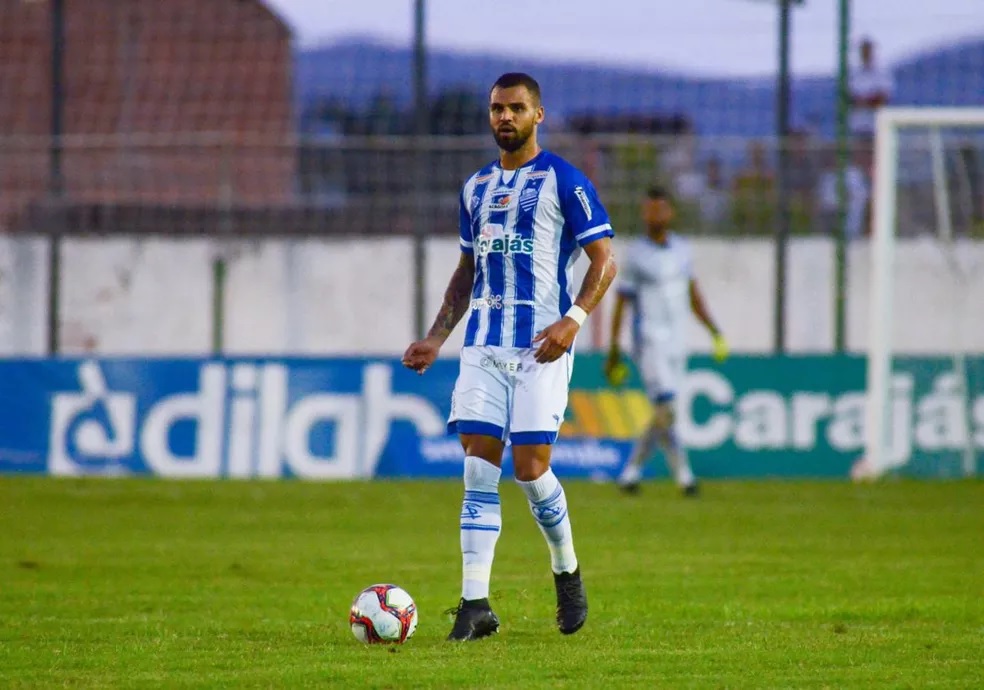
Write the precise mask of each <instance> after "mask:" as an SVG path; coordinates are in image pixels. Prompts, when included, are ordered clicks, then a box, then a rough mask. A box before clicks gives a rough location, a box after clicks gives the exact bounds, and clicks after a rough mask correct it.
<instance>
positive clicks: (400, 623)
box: [349, 585, 417, 644]
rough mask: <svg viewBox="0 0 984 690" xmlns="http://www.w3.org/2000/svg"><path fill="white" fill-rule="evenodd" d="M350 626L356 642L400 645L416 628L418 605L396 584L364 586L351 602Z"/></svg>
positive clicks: (411, 635)
mask: <svg viewBox="0 0 984 690" xmlns="http://www.w3.org/2000/svg"><path fill="white" fill-rule="evenodd" d="M349 625H350V626H351V627H352V634H353V635H355V639H357V640H358V641H359V642H365V643H366V644H378V643H381V642H382V643H388V642H392V643H396V644H403V643H404V642H406V641H407V640H409V639H410V638H411V637H413V633H414V632H415V631H416V630H417V605H416V604H415V603H413V597H411V596H410V595H409V594H408V593H407V591H406V590H405V589H402V588H401V587H397V586H396V585H373V586H372V587H366V588H365V589H364V590H362V591H361V592H359V595H358V596H357V597H356V598H355V601H353V602H352V609H351V610H350V611H349Z"/></svg>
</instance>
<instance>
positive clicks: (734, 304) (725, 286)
mask: <svg viewBox="0 0 984 690" xmlns="http://www.w3.org/2000/svg"><path fill="white" fill-rule="evenodd" d="M616 249H617V250H618V246H617V248H616ZM63 251H64V254H63V262H62V266H63V280H62V283H61V290H60V297H61V302H62V310H63V311H62V319H61V328H62V343H63V352H64V353H65V354H81V353H88V352H95V353H101V354H112V355H127V354H135V355H154V354H160V355H176V354H202V353H205V352H208V351H209V349H210V347H211V343H212V338H213V332H212V327H213V309H212V304H213V294H214V293H213V285H214V280H213V278H214V272H213V260H214V259H215V258H216V257H223V258H224V259H225V261H226V265H227V271H226V286H225V295H224V300H223V307H224V311H225V321H224V329H223V333H222V338H223V341H224V344H225V348H226V351H227V352H229V353H234V354H283V353H297V354H310V355H319V354H356V355H392V354H399V353H401V352H402V351H403V349H404V348H405V347H406V345H407V344H408V343H409V342H410V340H411V338H412V337H413V299H414V297H413V296H414V290H413V272H412V266H411V262H412V256H413V247H412V243H411V241H410V240H408V239H399V238H398V239H388V240H372V241H371V242H369V241H357V240H335V241H329V240H323V241H322V240H302V241H301V240H298V241H267V242H258V243H246V242H242V243H234V244H223V245H219V244H216V243H213V242H211V241H208V240H187V241H170V240H135V239H134V240H121V239H84V240H82V239H73V240H66V241H65V243H64V250H63ZM694 253H695V263H696V270H697V274H698V277H699V279H700V281H701V283H702V285H703V288H704V292H705V293H706V295H707V297H708V301H709V303H710V306H711V309H712V311H713V313H714V314H715V316H716V317H717V319H718V320H719V322H720V323H721V326H722V328H723V329H724V330H725V332H726V333H727V335H728V337H729V339H730V341H731V344H732V347H733V348H734V349H735V350H737V351H745V352H768V351H770V349H771V347H772V341H773V332H772V319H773V316H772V312H773V304H774V289H773V285H774V249H773V247H772V244H771V243H769V242H764V241H745V242H726V241H723V240H697V241H694ZM457 255H458V249H457V244H456V242H455V240H453V239H450V240H448V239H440V240H433V241H431V242H429V243H428V245H427V252H426V257H427V273H426V285H425V287H426V298H427V311H428V319H430V318H432V317H433V315H434V314H435V313H436V312H437V309H438V307H439V305H440V303H441V299H442V296H443V292H444V288H445V286H446V284H447V280H448V278H449V276H450V274H451V272H452V270H453V269H454V266H455V263H456V261H457ZM47 256H48V248H47V244H46V242H45V241H43V240H37V239H26V238H16V239H15V238H13V237H10V236H6V237H4V236H0V355H6V356H9V355H16V354H28V355H37V354H43V353H44V351H45V342H46V335H45V334H46V323H47V282H48V279H47ZM958 258H959V263H960V265H961V266H962V270H963V274H962V275H963V276H964V277H963V278H960V277H959V276H961V274H960V273H958V272H957V271H955V270H953V268H952V267H951V265H950V264H949V263H947V259H946V256H945V255H944V254H943V253H942V252H941V251H940V250H939V248H938V247H936V246H935V245H933V244H931V243H928V242H919V241H914V242H908V243H904V244H900V245H899V247H898V250H897V270H896V278H897V280H896V291H895V295H896V297H895V300H896V301H895V304H896V307H897V310H896V318H895V328H894V332H895V342H896V344H897V348H898V350H899V351H907V352H934V351H935V352H950V351H952V350H953V348H954V347H955V344H956V343H960V342H962V343H964V347H965V348H966V349H968V350H971V351H976V352H981V351H984V244H967V245H964V246H962V247H961V248H960V249H959V252H958ZM849 260H850V271H849V276H848V283H849V303H848V329H849V333H848V335H849V338H848V344H849V347H850V348H851V349H854V350H861V349H863V348H864V346H865V341H866V339H867V331H868V327H869V321H870V319H869V315H868V313H867V312H868V285H869V254H868V247H867V245H866V244H863V243H858V244H856V245H854V246H852V247H851V248H850V259H849ZM585 265H586V263H585V260H584V259H583V258H582V260H581V262H579V265H578V267H579V269H580V271H583V269H584V268H585ZM833 270H834V253H833V246H832V245H831V243H829V242H828V241H826V240H822V239H804V240H797V241H795V242H793V243H792V245H791V247H790V255H789V295H788V301H787V319H786V325H787V333H788V342H789V344H790V349H791V350H793V351H797V352H825V351H829V350H830V349H831V348H832V346H833V338H834V336H833V324H834V317H833V314H834V307H833V288H832V285H833ZM579 277H580V273H579V275H578V279H579ZM609 307H610V300H606V302H605V303H604V304H603V305H602V306H601V307H600V308H599V311H598V312H597V313H596V314H595V315H594V316H592V318H591V319H589V321H588V325H587V326H586V330H585V333H584V335H583V336H582V338H581V340H580V347H581V348H582V349H589V348H591V347H604V346H605V345H606V343H607V333H608V322H607V318H608V315H609V314H610V308H609ZM462 330H463V328H461V327H459V329H458V331H457V332H456V333H455V334H454V335H453V336H452V338H451V341H450V342H449V343H448V346H447V347H446V348H445V354H448V355H453V354H454V353H455V352H456V350H457V348H458V346H460V343H461V335H462V334H461V331H462ZM624 335H625V336H627V335H628V333H627V329H626V333H625V334H624ZM691 342H692V343H693V345H694V349H695V350H697V351H703V350H706V348H707V346H708V340H707V337H706V335H705V334H704V333H703V332H702V331H701V329H700V328H699V327H698V326H697V324H696V323H694V324H693V327H692V337H691Z"/></svg>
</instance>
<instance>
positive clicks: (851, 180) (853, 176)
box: [817, 149, 870, 240]
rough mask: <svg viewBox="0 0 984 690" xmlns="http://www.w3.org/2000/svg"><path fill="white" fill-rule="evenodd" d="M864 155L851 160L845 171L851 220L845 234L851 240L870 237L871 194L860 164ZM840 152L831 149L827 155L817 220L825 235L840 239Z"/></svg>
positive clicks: (821, 179) (848, 221)
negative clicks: (863, 236)
mask: <svg viewBox="0 0 984 690" xmlns="http://www.w3.org/2000/svg"><path fill="white" fill-rule="evenodd" d="M863 155H864V154H858V153H855V156H854V160H851V161H848V164H847V167H846V168H845V170H844V177H845V182H846V191H847V205H846V212H847V217H846V219H845V221H846V224H845V234H846V237H847V239H848V240H852V239H857V238H858V237H861V235H863V234H866V227H865V226H866V224H867V208H868V198H869V196H870V192H869V189H868V179H867V178H866V177H865V174H864V172H863V171H862V170H861V167H860V166H859V165H858V158H860V157H861V156H863ZM837 184H838V181H837V152H836V151H834V150H833V149H827V150H825V151H824V155H823V171H822V172H821V173H820V180H819V184H818V186H817V207H818V210H819V213H818V214H817V219H818V223H819V226H820V227H819V229H820V231H821V232H824V233H829V234H830V235H831V236H836V235H837V233H838V232H839V231H840V230H839V223H840V218H839V213H838V212H839V210H840V205H839V203H838V201H839V197H838V195H837Z"/></svg>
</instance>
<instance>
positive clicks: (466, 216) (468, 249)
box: [458, 189, 475, 254]
mask: <svg viewBox="0 0 984 690" xmlns="http://www.w3.org/2000/svg"><path fill="white" fill-rule="evenodd" d="M458 244H459V245H461V251H462V252H464V253H465V254H474V253H475V247H474V245H473V243H472V225H471V211H469V209H468V207H467V206H466V205H465V190H464V189H462V190H461V193H460V194H459V195H458Z"/></svg>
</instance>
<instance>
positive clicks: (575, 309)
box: [564, 304, 588, 326]
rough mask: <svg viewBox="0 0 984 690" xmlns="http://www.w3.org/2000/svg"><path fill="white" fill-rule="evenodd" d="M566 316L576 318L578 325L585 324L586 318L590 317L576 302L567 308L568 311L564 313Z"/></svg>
mask: <svg viewBox="0 0 984 690" xmlns="http://www.w3.org/2000/svg"><path fill="white" fill-rule="evenodd" d="M564 316H567V317H569V318H572V319H574V321H576V322H577V325H578V326H583V325H584V320H585V319H586V318H588V312H586V311H584V310H583V309H581V307H579V306H577V305H576V304H572V305H571V308H570V309H568V310H567V313H566V314H564Z"/></svg>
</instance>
